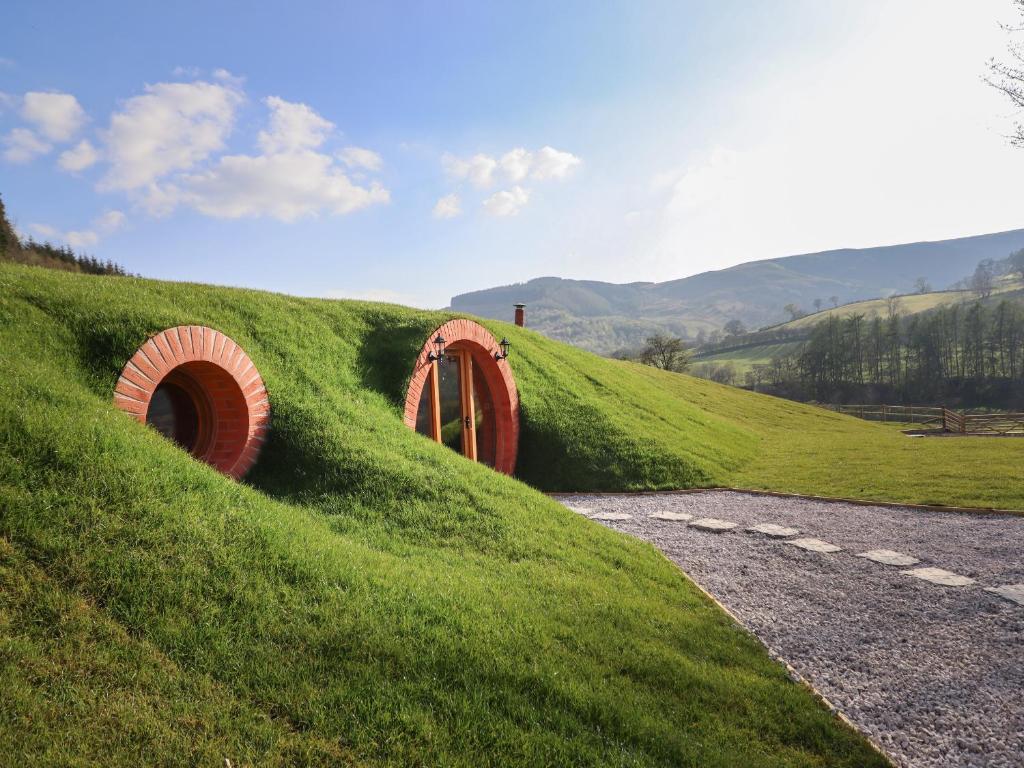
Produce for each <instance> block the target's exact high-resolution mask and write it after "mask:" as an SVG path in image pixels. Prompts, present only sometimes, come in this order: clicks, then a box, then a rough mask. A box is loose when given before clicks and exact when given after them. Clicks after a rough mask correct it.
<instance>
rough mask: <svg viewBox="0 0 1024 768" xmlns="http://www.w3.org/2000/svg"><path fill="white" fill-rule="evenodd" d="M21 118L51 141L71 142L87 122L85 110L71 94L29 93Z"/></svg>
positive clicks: (25, 97) (22, 107) (23, 105)
mask: <svg viewBox="0 0 1024 768" xmlns="http://www.w3.org/2000/svg"><path fill="white" fill-rule="evenodd" d="M21 116H22V117H23V118H25V119H26V120H27V121H28V122H30V123H32V124H33V125H34V126H35V127H36V128H37V129H38V130H39V132H40V133H42V134H43V136H45V137H46V138H48V139H49V140H50V141H70V140H71V139H72V138H73V137H74V135H75V134H76V133H78V130H79V128H81V127H82V124H83V123H84V122H85V110H83V109H82V107H81V105H80V104H79V103H78V99H76V98H75V97H74V96H72V95H71V94H70V93H43V92H41V91H29V92H28V93H26V94H25V96H24V98H23V99H22V105H21Z"/></svg>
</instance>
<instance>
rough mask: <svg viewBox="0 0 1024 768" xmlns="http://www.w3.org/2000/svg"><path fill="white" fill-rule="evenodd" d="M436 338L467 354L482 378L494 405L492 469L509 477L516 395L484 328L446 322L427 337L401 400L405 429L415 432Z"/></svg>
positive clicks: (512, 461)
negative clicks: (495, 444) (495, 356)
mask: <svg viewBox="0 0 1024 768" xmlns="http://www.w3.org/2000/svg"><path fill="white" fill-rule="evenodd" d="M437 334H441V335H442V336H443V337H444V338H445V339H446V341H447V346H449V347H451V348H452V349H464V350H468V351H469V352H470V353H471V354H472V355H473V366H474V368H477V369H479V371H480V372H481V374H482V375H483V377H484V380H485V381H486V382H487V387H488V389H490V391H491V397H492V399H493V401H494V424H495V427H496V428H497V432H498V434H497V452H496V456H495V462H494V468H495V469H497V470H498V471H499V472H504V473H505V474H508V475H511V474H512V473H513V472H514V471H515V468H516V457H517V455H518V452H519V391H518V390H517V389H516V382H515V379H514V378H513V377H512V370H511V369H510V368H509V364H508V360H501V361H497V360H495V359H494V355H495V353H496V352H499V351H500V348H499V347H498V342H497V341H495V340H494V337H493V336H491V334H490V333H489V332H488V331H487V329H486V328H484V327H483V326H482V325H480V324H478V323H474V322H473V321H472V320H463V319H457V320H449V321H448V322H447V323H445V324H444V325H442V326H441V327H440V328H438V329H436V330H435V331H433V332H432V333H431V334H430V335H429V336H428V337H427V340H426V341H425V342H424V344H423V347H422V349H421V350H420V354H419V356H418V357H417V358H416V364H415V369H414V371H413V375H412V379H411V380H410V381H409V390H408V392H407V393H406V396H405V423H406V425H407V426H408V427H410V428H412V429H416V411H417V409H418V408H419V404H420V396H421V395H422V394H423V388H424V386H426V382H427V376H428V375H429V374H430V365H431V363H430V360H429V359H428V355H429V354H430V352H431V351H432V350H433V343H432V340H433V339H434V337H435V336H437Z"/></svg>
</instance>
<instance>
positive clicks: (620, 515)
mask: <svg viewBox="0 0 1024 768" xmlns="http://www.w3.org/2000/svg"><path fill="white" fill-rule="evenodd" d="M590 519H591V520H632V519H633V516H632V515H627V514H626V513H625V512H598V513H597V514H596V515H591V516H590Z"/></svg>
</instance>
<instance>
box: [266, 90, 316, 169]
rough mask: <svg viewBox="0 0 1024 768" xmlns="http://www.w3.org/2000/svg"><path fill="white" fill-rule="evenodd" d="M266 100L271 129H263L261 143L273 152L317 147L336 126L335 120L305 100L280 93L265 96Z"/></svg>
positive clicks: (278, 152)
mask: <svg viewBox="0 0 1024 768" xmlns="http://www.w3.org/2000/svg"><path fill="white" fill-rule="evenodd" d="M264 103H265V104H266V105H267V106H268V107H269V108H270V130H269V131H260V135H259V145H260V148H261V149H262V150H263V151H264V152H266V153H267V154H269V155H273V154H280V153H284V152H298V151H301V150H305V149H316V148H317V147H319V146H320V145H321V144H323V143H324V141H326V140H327V136H328V135H329V134H330V133H331V131H333V130H334V123H332V122H331V121H329V120H325V119H324V118H323V117H321V116H320V115H318V114H317V113H316V112H314V111H313V110H312V109H310V108H309V107H308V106H306V105H305V104H298V103H295V102H290V101H285V100H284V99H282V98H279V97H277V96H270V97H269V98H267V99H264Z"/></svg>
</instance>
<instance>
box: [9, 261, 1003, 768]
mask: <svg viewBox="0 0 1024 768" xmlns="http://www.w3.org/2000/svg"><path fill="white" fill-rule="evenodd" d="M444 319H446V318H445V316H444V315H441V314H439V313H431V312H417V311H413V310H407V309H402V308H399V307H393V306H387V305H379V304H368V303H358V302H328V301H318V300H304V299H296V298H289V297H285V296H278V295H273V294H267V293H259V292H252V291H240V290H231V289H221V288H212V287H206V286H194V285H177V284H169V283H160V282H154V281H143V280H137V279H128V278H93V277H83V276H78V275H70V274H64V273H57V272H45V271H43V270H37V269H32V268H27V267H18V266H3V265H0V659H2V660H3V662H4V663H3V664H0V686H2V690H3V691H4V695H3V696H2V697H0V750H2V754H6V755H17V756H18V758H19V760H21V761H22V762H25V763H29V764H39V765H46V764H51V765H68V764H82V765H86V764H102V765H132V766H135V765H138V764H162V765H177V764H184V765H196V764H207V765H216V764H221V763H222V762H223V758H225V757H227V758H230V759H231V760H232V762H233V764H235V765H295V764H316V765H322V764H339V763H348V764H364V763H365V764H393V765H407V764H430V765H442V764H443V765H449V764H450V765H488V764H494V765H498V764H529V765H567V764H573V765H608V764H611V765H702V766H713V765H723V766H726V765H730V766H731V765H758V766H760V765H766V766H776V765H778V766H783V765H785V766H804V765H806V766H818V765H847V766H866V765H878V764H882V761H881V760H880V758H878V757H877V755H875V754H874V753H873V752H872V751H871V750H870V749H869V747H868V746H867V744H866V743H865V742H864V741H863V740H862V739H861V738H860V737H858V736H857V735H856V734H853V733H852V732H850V731H849V730H848V729H846V728H844V727H843V726H841V725H840V724H839V723H838V722H837V721H836V720H835V719H834V718H833V717H832V716H831V715H830V714H829V713H828V712H827V711H825V710H824V709H823V707H821V706H820V705H819V704H818V703H817V702H815V701H814V700H813V699H812V698H811V697H810V695H809V694H808V693H807V692H806V691H804V690H803V689H802V688H801V687H799V686H797V685H795V684H793V683H791V682H790V681H789V680H788V679H787V677H786V675H785V673H784V670H783V669H782V668H781V667H780V666H778V665H777V664H774V663H772V662H771V661H770V660H769V659H768V658H767V656H766V654H765V652H764V650H763V648H761V647H760V645H759V644H757V643H756V642H755V641H754V640H753V639H752V638H750V637H749V636H747V635H746V634H744V633H743V632H741V631H739V630H737V629H736V628H735V627H734V626H733V625H732V624H731V622H730V621H729V620H728V619H727V618H726V617H725V616H724V615H723V614H722V613H721V612H720V611H719V610H718V609H717V608H716V607H715V606H713V605H711V604H709V603H708V601H706V600H705V599H704V598H703V596H702V595H700V593H699V592H698V591H697V590H696V589H695V588H694V587H693V585H692V584H691V583H689V582H688V581H687V580H686V579H685V578H684V577H683V576H682V575H681V574H680V573H679V572H678V571H677V570H676V569H675V568H674V567H672V566H671V565H670V564H669V563H668V562H666V561H665V560H664V559H663V558H662V557H660V556H659V555H658V554H657V553H656V552H655V551H654V550H653V549H651V548H650V547H648V546H646V545H644V544H641V543H639V542H636V541H634V540H631V539H629V538H626V537H623V536H620V535H618V534H615V533H613V532H611V531H608V530H605V529H604V528H601V527H599V526H597V525H594V524H592V523H590V522H588V521H586V520H583V519H582V518H579V517H578V516H576V515H573V514H572V513H570V512H568V511H566V510H565V509H563V508H562V507H560V506H559V505H558V504H556V503H554V502H553V501H551V500H549V499H547V498H546V497H544V496H543V495H542V494H540V493H538V492H537V491H535V490H533V489H532V488H531V487H530V486H529V485H527V484H525V483H523V482H519V481H517V480H515V479H512V478H507V477H504V476H500V475H497V474H495V473H494V472H491V471H490V470H488V469H486V468H484V467H481V466H478V465H475V464H472V463H470V462H467V461H466V460H464V459H462V458H461V457H459V456H457V455H455V454H454V453H452V452H450V451H448V450H447V449H445V448H443V447H441V446H438V445H436V444H434V443H432V442H431V441H428V440H426V439H423V438H422V437H420V436H418V435H416V434H414V433H413V432H411V431H410V430H408V429H407V428H406V427H405V426H404V425H403V424H402V423H401V418H400V407H401V406H400V404H401V401H402V399H403V397H404V387H405V382H406V381H407V378H408V375H409V373H410V371H409V368H410V366H411V363H412V360H413V358H414V357H415V354H416V351H417V350H418V347H419V345H420V344H421V343H422V341H423V339H425V338H426V336H427V334H428V333H429V332H430V331H431V330H432V329H433V328H434V327H436V326H437V325H439V324H440V322H441V321H442V320H444ZM182 324H200V325H210V326H212V327H216V328H218V329H220V330H222V331H224V332H225V333H227V334H228V335H230V336H231V337H232V338H234V339H235V340H236V341H238V342H239V343H240V344H241V345H242V346H243V347H244V348H245V350H246V351H247V352H248V353H249V355H250V357H251V358H252V359H253V361H254V362H255V363H256V365H257V366H258V367H259V369H260V372H261V373H262V375H263V378H264V380H265V382H266V385H267V388H268V391H269V392H270V397H271V403H272V407H273V418H274V421H273V431H272V438H271V440H270V442H269V443H268V445H267V448H266V450H265V452H264V455H263V456H262V458H261V460H260V462H259V463H258V464H257V467H256V469H255V470H254V471H253V473H252V474H251V476H250V477H249V478H248V479H247V482H246V483H244V484H239V483H234V482H231V481H230V480H227V479H226V478H224V477H222V476H220V475H219V474H217V473H216V472H214V471H213V470H212V469H210V468H208V467H206V466H205V465H203V464H201V463H198V462H196V461H194V460H193V459H192V458H191V457H189V456H188V455H187V454H185V453H184V452H182V451H180V450H178V449H177V448H176V447H174V446H173V445H172V444H171V443H170V442H168V441H166V440H164V439H163V438H162V437H160V436H159V435H158V434H156V433H155V432H154V431H153V430H149V429H145V428H143V427H141V426H140V425H138V424H137V423H134V422H133V421H131V420H130V419H128V418H127V417H126V416H125V415H124V414H122V413H120V412H118V411H116V410H115V409H114V408H113V407H112V405H111V391H112V387H113V384H114V381H115V378H116V375H117V373H118V371H119V370H120V368H121V366H122V365H123V364H124V361H125V360H127V359H128V357H129V356H130V355H131V354H132V352H133V351H134V350H135V349H136V347H137V346H138V345H139V344H140V343H141V341H143V340H144V339H145V338H146V337H147V336H148V335H149V334H151V333H153V332H155V331H158V330H161V329H163V328H166V327H170V326H174V325H182ZM487 325H488V326H490V327H491V328H492V330H493V331H494V332H495V333H496V334H497V335H499V336H500V335H502V334H507V335H508V336H509V338H510V339H512V341H513V344H514V347H513V350H514V352H513V356H512V357H511V358H510V361H509V362H510V364H511V365H512V366H513V370H514V373H515V376H516V379H517V382H518V385H519V388H520V391H521V396H522V404H523V439H522V445H521V456H520V467H519V474H520V477H521V478H522V479H523V480H525V481H527V482H528V483H530V484H532V485H535V486H538V487H541V488H547V489H561V488H589V489H594V490H602V489H606V490H611V489H623V488H657V487H681V486H688V485H708V484H722V483H729V482H734V481H735V480H736V479H737V478H739V479H747V480H748V481H749V482H750V483H753V482H755V479H756V478H762V479H763V482H767V483H772V482H775V481H776V477H775V475H773V474H772V473H773V472H775V471H776V470H775V469H773V466H774V465H772V464H771V463H770V462H768V463H766V460H765V459H764V458H763V456H764V455H765V454H766V452H769V451H773V450H777V449H778V446H779V445H781V444H782V443H783V442H784V441H783V440H781V439H780V437H779V435H780V433H779V431H778V430H777V429H776V427H775V426H773V425H774V424H775V420H776V419H777V418H778V417H779V415H780V414H789V415H791V416H792V418H793V419H795V420H797V421H800V420H803V422H806V424H808V425H811V424H819V423H822V424H825V423H827V424H830V425H831V424H833V421H829V420H836V421H835V423H836V424H839V425H840V427H843V428H845V429H848V430H849V431H850V434H851V435H852V437H850V439H851V440H853V441H855V442H856V440H862V439H863V437H862V435H863V434H864V432H863V430H864V429H868V430H869V431H870V430H872V429H874V430H877V434H879V435H881V434H886V435H889V434H891V432H890V431H888V430H885V429H884V428H876V427H873V426H872V425H868V424H861V423H858V422H854V421H853V420H851V419H844V418H842V417H837V416H834V415H832V414H827V413H821V412H817V411H813V410H812V409H808V408H804V407H802V406H796V405H793V404H786V403H780V402H779V401H775V400H771V399H769V398H761V397H756V396H751V395H748V394H746V393H742V392H737V391H732V390H726V389H724V388H721V387H715V386H714V385H711V384H707V383H705V382H699V381H695V380H692V379H690V378H688V377H679V376H673V375H669V374H662V373H660V372H657V371H652V370H649V369H642V368H639V367H637V366H632V365H627V364H618V363H610V362H608V361H603V360H601V359H599V358H596V357H594V356H592V355H589V354H586V353H583V352H579V351H577V350H573V349H570V348H568V347H565V346H563V345H560V344H557V343H555V342H551V341H548V340H546V339H543V338H542V337H539V336H537V335H536V334H533V333H530V332H528V331H523V330H521V329H516V328H514V327H511V326H507V325H504V324H499V323H487ZM773 408H775V409H781V410H778V411H773V410H772V409H773ZM821 420H825V421H821ZM803 422H801V423H803ZM858 430H860V431H858ZM816 434H817V433H816ZM808 439H811V438H808ZM814 439H817V438H816V437H815V438H814ZM812 442H813V440H812ZM908 442H911V441H908ZM914 442H916V443H920V442H924V441H914ZM993 442H995V441H993ZM803 445H804V444H800V445H798V446H797V447H796V448H795V449H794V448H793V447H792V445H791V446H790V449H791V450H790V454H791V456H795V457H797V459H799V457H800V456H801V451H804V450H810V448H805V447H800V446H803ZM807 445H808V446H809V445H810V443H808V444H807ZM807 474H808V478H807V479H806V482H807V483H809V484H810V485H814V483H816V482H818V483H820V482H824V481H822V480H821V478H820V477H819V478H818V479H815V478H814V477H813V476H812V473H811V472H810V471H808V473H807ZM780 477H781V475H780Z"/></svg>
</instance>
